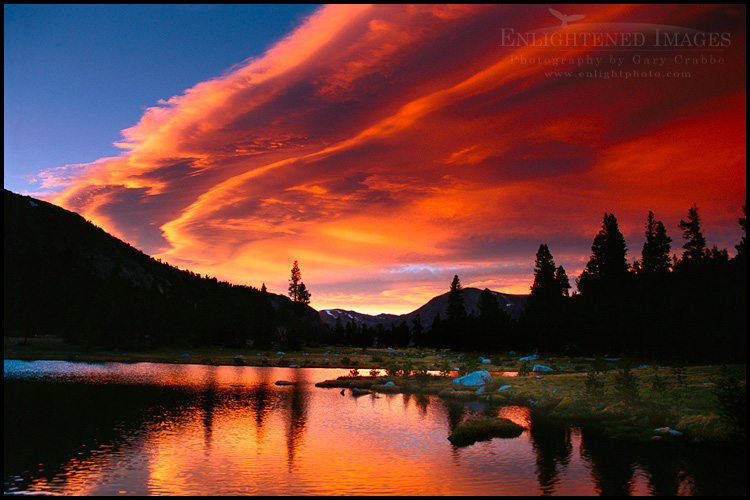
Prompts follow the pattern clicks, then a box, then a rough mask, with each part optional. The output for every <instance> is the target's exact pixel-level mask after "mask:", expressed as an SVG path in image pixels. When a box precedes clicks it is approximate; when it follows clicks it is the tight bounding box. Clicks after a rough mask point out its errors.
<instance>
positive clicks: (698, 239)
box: [678, 205, 706, 262]
mask: <svg viewBox="0 0 750 500" xmlns="http://www.w3.org/2000/svg"><path fill="white" fill-rule="evenodd" d="M678 226H679V228H680V229H682V231H683V234H682V237H683V239H685V240H687V241H686V242H685V244H684V245H682V248H684V249H685V251H684V252H683V253H682V260H683V262H697V261H699V260H701V259H702V258H703V257H704V256H705V255H706V238H704V237H703V233H702V232H701V223H700V217H699V216H698V207H697V206H695V205H693V206H692V207H691V208H690V209H689V210H688V216H687V220H686V221H685V220H680V224H679V225H678Z"/></svg>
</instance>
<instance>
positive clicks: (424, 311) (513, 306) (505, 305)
mask: <svg viewBox="0 0 750 500" xmlns="http://www.w3.org/2000/svg"><path fill="white" fill-rule="evenodd" d="M482 291H483V290H480V289H479V288H472V287H468V288H464V289H463V296H464V304H465V305H466V311H467V312H468V313H469V314H471V313H472V312H473V313H477V314H478V313H479V311H478V309H477V304H478V303H479V297H480V295H481V294H482ZM449 293H450V292H445V293H444V294H442V295H438V296H437V297H433V298H432V299H430V300H429V301H428V302H427V303H426V304H424V305H423V306H421V307H419V308H418V309H415V310H414V311H412V312H410V313H407V314H378V315H376V316H373V315H370V314H363V313H358V312H356V311H347V310H344V309H323V310H321V311H320V317H321V319H322V320H323V321H324V322H325V323H327V324H328V325H330V326H333V325H335V324H336V319H337V318H339V317H340V318H341V322H342V323H343V324H346V323H348V322H349V321H354V322H355V323H357V324H360V325H367V326H370V327H374V326H375V325H377V324H382V325H383V326H385V327H388V326H390V325H392V324H396V325H398V324H400V323H401V322H402V321H406V323H407V325H411V324H412V323H411V322H412V321H413V320H414V318H415V317H416V316H417V315H419V318H420V321H421V322H422V325H424V326H426V327H429V325H430V324H432V321H433V320H434V319H435V316H437V315H438V314H440V317H441V318H443V319H445V318H446V317H447V310H448V294H449ZM492 293H493V294H495V298H496V299H497V301H498V305H499V306H500V309H502V310H503V311H505V312H507V313H508V314H509V315H510V317H511V318H513V319H517V318H518V317H519V316H520V314H521V311H523V309H524V308H525V307H526V300H527V299H528V295H515V294H510V293H501V292H494V291H493V292H492Z"/></svg>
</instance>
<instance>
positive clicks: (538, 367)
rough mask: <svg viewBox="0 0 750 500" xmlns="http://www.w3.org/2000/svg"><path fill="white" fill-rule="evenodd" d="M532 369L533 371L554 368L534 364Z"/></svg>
mask: <svg viewBox="0 0 750 500" xmlns="http://www.w3.org/2000/svg"><path fill="white" fill-rule="evenodd" d="M531 371H533V372H551V371H553V370H552V368H550V367H549V366H544V365H534V368H533V369H532V370H531Z"/></svg>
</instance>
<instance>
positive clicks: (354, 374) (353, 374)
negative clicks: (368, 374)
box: [349, 368, 359, 377]
mask: <svg viewBox="0 0 750 500" xmlns="http://www.w3.org/2000/svg"><path fill="white" fill-rule="evenodd" d="M349 376H350V377H359V370H357V369H356V368H352V369H351V370H349Z"/></svg>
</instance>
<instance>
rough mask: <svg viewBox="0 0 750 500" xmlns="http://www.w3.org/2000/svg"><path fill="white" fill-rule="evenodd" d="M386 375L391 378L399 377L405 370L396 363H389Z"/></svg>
mask: <svg viewBox="0 0 750 500" xmlns="http://www.w3.org/2000/svg"><path fill="white" fill-rule="evenodd" d="M385 373H386V374H387V375H388V376H389V377H399V376H401V374H402V373H403V370H402V369H401V367H400V366H399V365H397V364H396V363H388V366H386V367H385Z"/></svg>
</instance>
